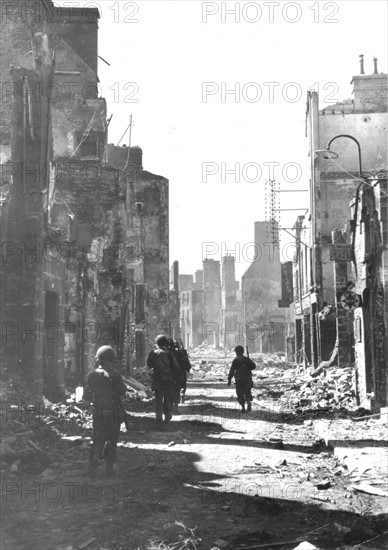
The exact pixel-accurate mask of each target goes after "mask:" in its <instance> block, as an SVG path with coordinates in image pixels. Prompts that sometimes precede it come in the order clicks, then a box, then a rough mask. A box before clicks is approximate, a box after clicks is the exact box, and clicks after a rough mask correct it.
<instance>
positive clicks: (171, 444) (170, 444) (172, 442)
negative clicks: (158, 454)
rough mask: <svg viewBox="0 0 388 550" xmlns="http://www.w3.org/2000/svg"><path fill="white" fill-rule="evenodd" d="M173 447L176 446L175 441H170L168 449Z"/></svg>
mask: <svg viewBox="0 0 388 550" xmlns="http://www.w3.org/2000/svg"><path fill="white" fill-rule="evenodd" d="M173 445H175V441H170V443H169V444H168V445H167V447H172V446H173Z"/></svg>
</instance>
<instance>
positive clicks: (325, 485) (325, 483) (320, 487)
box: [315, 479, 331, 491]
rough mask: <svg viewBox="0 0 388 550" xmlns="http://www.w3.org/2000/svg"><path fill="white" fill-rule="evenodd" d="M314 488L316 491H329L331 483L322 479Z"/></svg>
mask: <svg viewBox="0 0 388 550" xmlns="http://www.w3.org/2000/svg"><path fill="white" fill-rule="evenodd" d="M315 487H316V488H317V489H318V491H325V490H326V489H330V487H331V482H330V481H329V480H328V479H324V480H323V481H321V482H320V483H317V484H316V485H315Z"/></svg>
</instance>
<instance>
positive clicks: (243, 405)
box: [241, 403, 247, 413]
mask: <svg viewBox="0 0 388 550" xmlns="http://www.w3.org/2000/svg"><path fill="white" fill-rule="evenodd" d="M241 412H242V413H245V412H247V411H246V410H245V403H243V404H242V405H241Z"/></svg>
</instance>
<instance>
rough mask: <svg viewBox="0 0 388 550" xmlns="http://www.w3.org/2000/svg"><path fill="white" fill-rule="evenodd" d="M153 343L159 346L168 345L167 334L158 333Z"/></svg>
mask: <svg viewBox="0 0 388 550" xmlns="http://www.w3.org/2000/svg"><path fill="white" fill-rule="evenodd" d="M155 344H156V345H157V346H159V347H160V348H164V347H167V346H168V339H167V336H165V335H164V334H159V336H157V337H156V338H155Z"/></svg>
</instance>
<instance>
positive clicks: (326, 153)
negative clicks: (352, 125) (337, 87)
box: [315, 134, 366, 360]
mask: <svg viewBox="0 0 388 550" xmlns="http://www.w3.org/2000/svg"><path fill="white" fill-rule="evenodd" d="M339 138H347V139H351V140H352V141H354V143H355V144H356V145H357V152H358V173H359V177H360V183H359V184H358V186H357V190H356V204H355V212H354V217H353V221H354V223H353V228H352V233H353V235H352V240H351V254H352V261H353V264H354V268H355V272H356V277H357V263H356V258H355V238H356V237H355V232H356V225H357V211H358V201H359V193H360V189H361V187H362V186H363V185H364V183H365V181H366V180H365V178H364V176H363V173H362V161H361V146H360V143H359V142H358V140H357V139H356V138H355V137H353V136H351V135H349V134H338V135H337V136H334V137H333V138H331V140H330V141H329V142H328V144H327V147H326V149H320V150H318V151H315V153H316V154H317V156H318V157H320V158H324V159H335V158H338V156H339V155H338V154H337V153H335V152H334V151H332V150H331V149H330V146H331V144H332V143H333V141H335V140H336V139H339ZM335 278H336V276H335ZM336 306H337V307H338V305H337V304H336ZM336 324H337V329H336V330H337V343H338V349H339V350H340V347H341V346H340V328H339V325H338V317H337V321H336ZM338 353H339V354H340V351H338ZM339 360H340V357H339Z"/></svg>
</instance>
